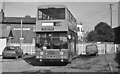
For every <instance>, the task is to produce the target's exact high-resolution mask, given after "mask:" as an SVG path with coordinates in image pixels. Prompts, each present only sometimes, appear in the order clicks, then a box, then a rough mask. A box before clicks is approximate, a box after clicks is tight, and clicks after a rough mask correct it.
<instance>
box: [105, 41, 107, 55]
mask: <svg viewBox="0 0 120 74" xmlns="http://www.w3.org/2000/svg"><path fill="white" fill-rule="evenodd" d="M105 54H107V44H106V43H105Z"/></svg>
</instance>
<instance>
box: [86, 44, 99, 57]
mask: <svg viewBox="0 0 120 74" xmlns="http://www.w3.org/2000/svg"><path fill="white" fill-rule="evenodd" d="M86 55H98V47H97V45H96V44H89V45H87V46H86Z"/></svg>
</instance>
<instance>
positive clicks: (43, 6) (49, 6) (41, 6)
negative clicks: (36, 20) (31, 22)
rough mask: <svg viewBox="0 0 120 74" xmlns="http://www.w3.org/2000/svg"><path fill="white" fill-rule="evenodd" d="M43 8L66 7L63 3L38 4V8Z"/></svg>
mask: <svg viewBox="0 0 120 74" xmlns="http://www.w3.org/2000/svg"><path fill="white" fill-rule="evenodd" d="M44 8H67V7H66V6H65V5H40V6H38V9H44Z"/></svg>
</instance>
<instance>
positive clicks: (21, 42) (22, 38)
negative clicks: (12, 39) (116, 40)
mask: <svg viewBox="0 0 120 74" xmlns="http://www.w3.org/2000/svg"><path fill="white" fill-rule="evenodd" d="M22 24H23V21H22V19H21V34H20V48H21V49H22V40H23V38H22V29H23V28H22Z"/></svg>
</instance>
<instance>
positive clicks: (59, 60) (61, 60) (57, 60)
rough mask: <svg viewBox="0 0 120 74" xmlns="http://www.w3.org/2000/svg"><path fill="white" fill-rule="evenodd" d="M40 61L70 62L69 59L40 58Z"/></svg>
mask: <svg viewBox="0 0 120 74" xmlns="http://www.w3.org/2000/svg"><path fill="white" fill-rule="evenodd" d="M37 60H38V59H37ZM39 61H40V62H68V59H39Z"/></svg>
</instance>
